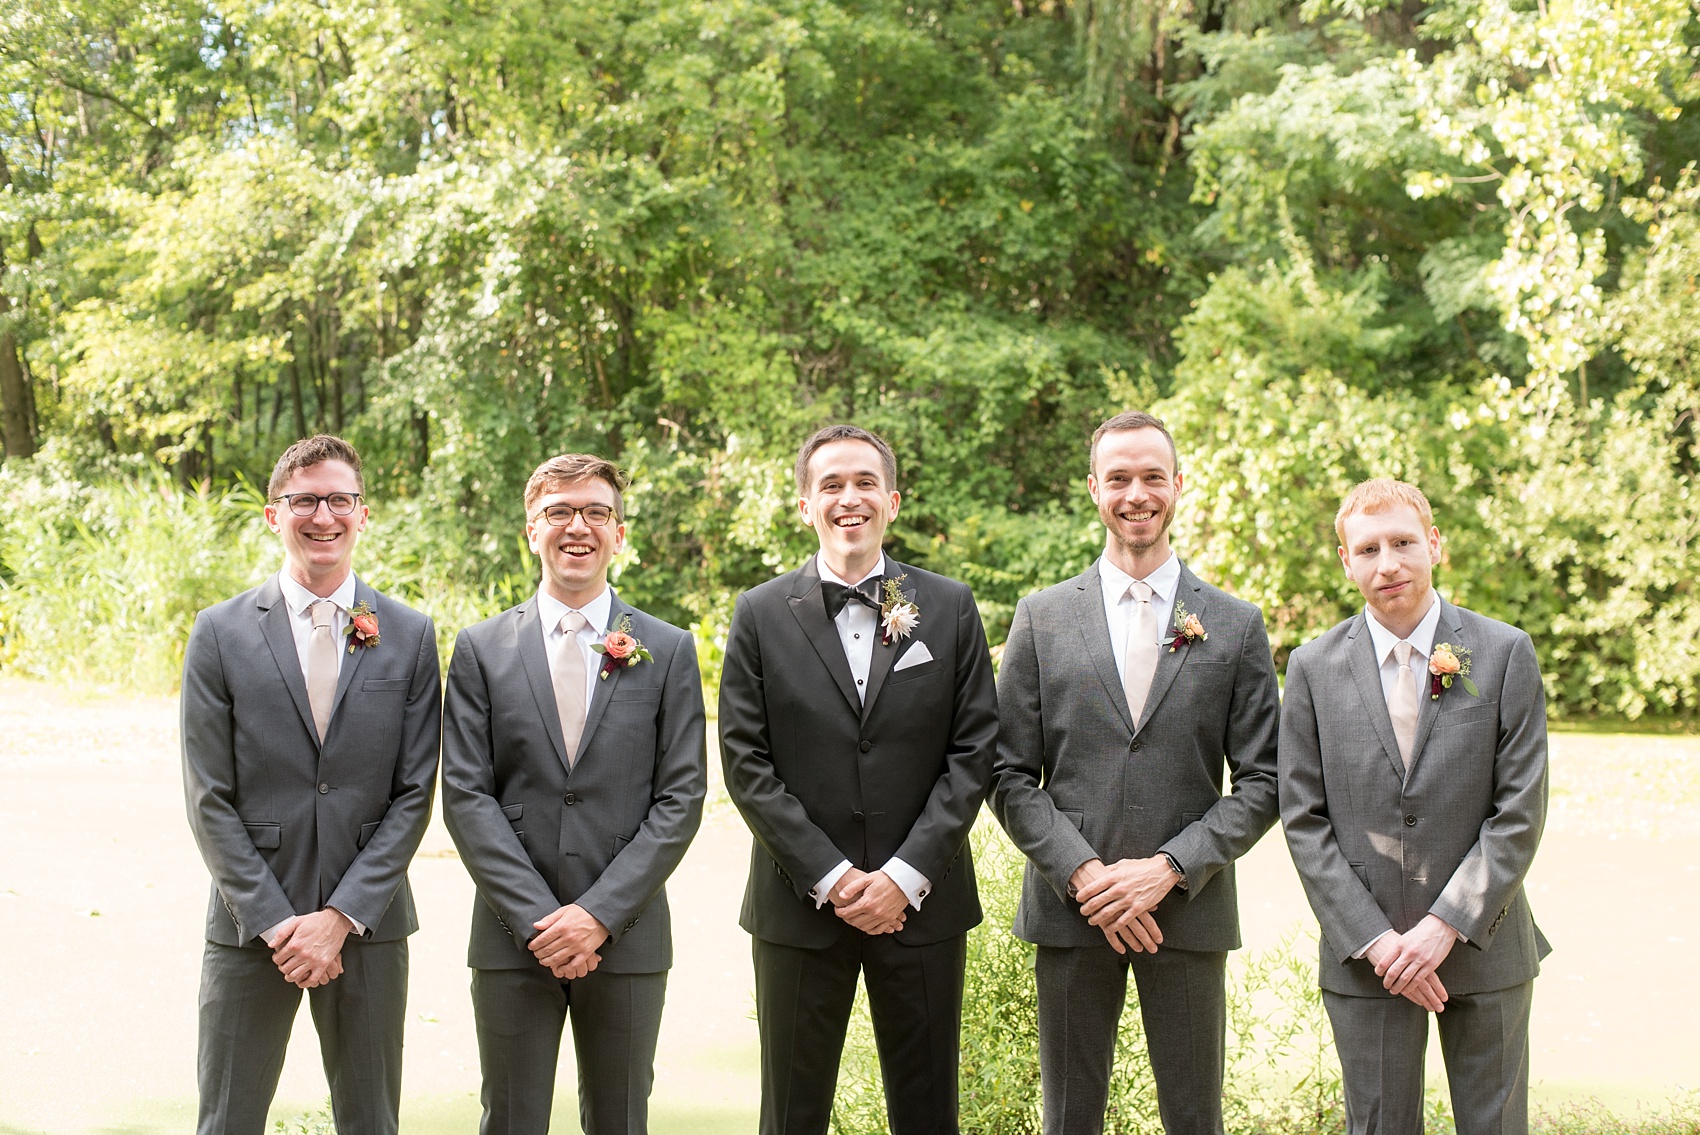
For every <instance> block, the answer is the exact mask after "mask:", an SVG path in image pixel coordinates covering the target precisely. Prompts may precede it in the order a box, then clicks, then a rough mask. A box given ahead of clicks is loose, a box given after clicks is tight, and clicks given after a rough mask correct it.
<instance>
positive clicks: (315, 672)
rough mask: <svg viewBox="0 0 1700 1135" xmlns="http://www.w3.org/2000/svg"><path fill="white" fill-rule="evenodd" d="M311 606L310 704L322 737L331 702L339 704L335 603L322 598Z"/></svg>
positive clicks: (316, 726) (308, 667)
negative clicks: (337, 694) (334, 625)
mask: <svg viewBox="0 0 1700 1135" xmlns="http://www.w3.org/2000/svg"><path fill="white" fill-rule="evenodd" d="M308 610H309V611H310V612H311V613H312V616H313V634H312V636H311V637H310V638H308V640H307V704H308V705H310V706H311V707H312V708H313V727H314V728H315V729H317V730H318V731H319V740H321V741H323V740H324V739H325V731H326V730H328V729H329V728H330V727H331V706H333V705H334V704H336V676H337V663H336V634H335V633H334V632H333V628H332V621H333V620H334V619H335V618H336V604H335V603H333V602H331V601H330V600H329V599H320V600H318V601H317V602H316V603H314V604H313V605H312V606H311V607H309V608H308Z"/></svg>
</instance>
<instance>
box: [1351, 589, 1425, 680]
mask: <svg viewBox="0 0 1700 1135" xmlns="http://www.w3.org/2000/svg"><path fill="white" fill-rule="evenodd" d="M1364 622H1365V623H1367V624H1369V641H1370V644H1371V645H1372V646H1373V647H1374V648H1375V662H1376V665H1377V666H1379V667H1381V696H1382V698H1383V699H1384V700H1385V701H1386V702H1387V704H1388V706H1389V707H1391V706H1392V705H1393V683H1394V682H1396V681H1398V679H1399V660H1398V659H1397V658H1395V657H1394V656H1393V648H1394V647H1396V646H1398V645H1399V644H1400V643H1401V642H1408V643H1410V644H1411V680H1412V681H1414V682H1416V684H1417V704H1418V705H1421V704H1422V699H1423V694H1424V693H1425V692H1426V689H1427V686H1428V677H1429V674H1428V659H1429V655H1431V654H1433V653H1434V632H1435V631H1437V630H1439V629H1440V596H1439V595H1436V594H1435V593H1434V592H1432V591H1431V592H1429V604H1428V611H1427V613H1426V614H1424V615H1423V617H1422V621H1420V622H1419V623H1417V628H1416V630H1414V631H1412V632H1411V633H1410V635H1409V636H1408V637H1406V638H1400V637H1399V636H1398V635H1396V634H1394V633H1393V632H1392V631H1390V630H1388V629H1387V628H1386V627H1384V626H1382V625H1381V622H1380V620H1378V619H1377V618H1376V617H1375V612H1374V611H1371V610H1370V609H1369V608H1368V607H1365V608H1364Z"/></svg>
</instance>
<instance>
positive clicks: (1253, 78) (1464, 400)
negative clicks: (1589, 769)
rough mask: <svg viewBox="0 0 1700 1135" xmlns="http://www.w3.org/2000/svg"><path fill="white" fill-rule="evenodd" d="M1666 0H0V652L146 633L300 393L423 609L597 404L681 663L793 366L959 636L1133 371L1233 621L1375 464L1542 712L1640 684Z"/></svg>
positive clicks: (1005, 581) (710, 611)
mask: <svg viewBox="0 0 1700 1135" xmlns="http://www.w3.org/2000/svg"><path fill="white" fill-rule="evenodd" d="M1693 17H1694V11H1693V8H1692V5H1691V3H1690V2H1689V0H1617V2H1610V0H1542V2H1541V3H1534V2H1532V0H1528V2H1525V0H1438V2H1436V3H1432V4H1417V3H1389V2H1387V0H1335V2H1329V0H1303V2H1280V0H838V2H829V0H713V2H709V0H584V2H582V3H578V4H573V5H556V4H543V3H536V2H534V0H513V2H509V3H502V4H491V3H478V2H472V3H468V2H464V0H457V2H455V3H446V2H442V0H369V2H368V0H363V2H361V3H358V4H356V3H349V2H347V0H264V2H256V0H228V2H218V3H213V2H207V0H140V2H130V0H126V2H125V3H115V2H113V0H54V2H52V3H40V2H38V0H0V89H3V90H4V92H5V94H6V97H5V99H3V100H0V158H3V159H4V163H3V167H0V185H3V186H4V189H3V191H0V257H3V258H4V265H5V274H4V276H3V277H0V296H3V298H0V410H3V411H4V415H3V416H4V425H5V432H4V436H5V444H6V447H7V458H6V461H5V464H4V466H3V467H0V665H3V666H6V667H9V668H12V669H14V670H17V671H21V672H28V673H38V674H46V673H55V672H66V671H73V672H81V673H83V674H85V675H93V676H97V677H99V676H105V677H108V678H110V679H112V680H117V681H123V682H125V683H128V684H132V685H142V686H150V685H152V686H160V685H169V684H170V683H171V682H172V681H173V680H174V677H175V672H176V665H177V658H178V656H179V655H178V654H177V653H176V652H178V651H180V644H181V641H182V638H183V636H184V635H185V633H186V629H187V620H188V618H189V617H190V616H191V614H192V612H193V610H194V609H195V608H196V607H197V606H200V605H203V604H205V603H209V602H212V601H214V600H216V599H218V598H220V597H222V596H223V595H226V594H228V593H230V591H232V590H235V589H237V588H238V587H239V586H241V585H242V584H244V583H245V582H248V581H251V580H253V579H255V578H257V577H259V576H260V575H263V574H264V572H265V571H267V570H270V569H271V567H272V556H273V555H274V553H273V552H272V551H271V545H269V544H268V543H267V538H266V537H265V536H264V534H263V531H262V530H260V529H259V528H258V527H257V520H256V516H255V511H254V498H255V493H254V490H253V488H252V487H251V486H254V485H258V484H263V482H264V479H265V475H266V473H267V471H268V470H269V465H270V462H271V461H272V460H273V459H274V458H275V456H276V454H277V453H278V452H279V451H280V450H281V449H282V448H283V447H284V446H285V445H286V444H288V442H290V441H292V440H294V439H295V438H296V437H298V436H300V435H302V434H304V433H307V432H311V431H314V430H321V429H324V430H331V431H335V432H340V433H342V434H344V435H346V436H348V437H349V438H351V439H352V440H353V441H355V442H356V444H358V445H359V446H360V447H361V449H362V451H363V452H364V453H365V454H367V456H368V460H369V478H370V482H371V483H370V489H371V495H372V497H373V499H374V504H375V506H376V512H375V520H376V522H377V523H376V527H375V530H374V533H373V537H372V546H371V547H368V548H367V549H366V550H365V551H364V552H363V554H362V558H361V563H362V570H363V571H364V572H366V573H367V574H368V575H369V576H371V577H373V578H374V581H375V582H379V583H380V585H388V586H391V587H394V588H396V589H398V590H400V591H402V592H403V593H405V594H406V595H408V596H410V597H411V598H412V599H413V600H414V601H416V602H418V603H420V604H421V605H423V606H424V607H426V608H427V609H429V610H431V611H432V612H433V613H434V614H436V615H437V617H438V619H439V622H440V623H441V624H442V625H443V626H444V630H445V634H447V633H449V632H452V630H453V629H455V628H456V627H458V626H460V625H464V624H465V623H466V622H467V621H470V620H472V619H474V618H476V617H479V616H481V615H482V614H485V613H488V612H490V611H493V610H495V609H498V608H499V607H500V606H501V605H503V604H504V603H507V602H510V601H512V599H514V598H515V597H517V596H518V595H521V594H524V593H525V592H526V591H527V590H528V589H529V587H530V586H531V583H530V579H531V577H532V573H533V569H532V567H531V565H530V564H529V563H528V562H527V559H526V557H525V555H524V550H523V547H522V545H521V544H520V543H519V541H518V540H517V538H516V537H517V533H518V529H519V526H520V523H521V517H520V508H519V499H518V498H519V488H520V486H521V485H522V484H523V481H524V478H525V476H526V474H527V473H528V472H529V471H530V469H531V468H532V467H533V466H534V465H535V464H536V463H537V462H538V461H539V460H541V459H542V458H543V457H546V456H548V455H550V454H552V453H556V452H559V451H562V450H567V449H591V450H596V451H599V452H604V453H607V454H610V455H612V456H614V457H616V458H617V459H618V460H620V461H621V462H622V463H623V464H625V465H626V466H628V467H629V468H630V469H631V470H632V471H633V473H634V475H635V477H636V487H635V489H634V491H633V493H632V495H631V509H632V513H633V535H634V542H635V552H634V554H633V555H632V556H631V557H629V558H628V560H627V561H626V562H625V563H624V564H623V565H622V568H623V575H622V578H621V580H620V586H621V588H622V591H623V592H624V593H625V594H626V595H627V596H628V597H629V598H631V599H632V600H633V601H635V602H637V603H639V604H642V605H644V606H646V607H648V608H650V609H652V610H654V611H656V612H657V613H659V614H661V615H663V616H666V617H669V618H671V619H673V620H675V621H678V622H681V623H685V624H691V625H694V626H695V628H696V629H697V631H698V633H699V639H700V641H701V642H702V644H703V646H704V650H705V654H706V655H707V656H708V657H709V660H710V661H711V662H712V660H713V656H714V653H715V650H716V645H715V644H716V638H717V635H718V634H719V633H720V631H721V630H722V629H723V626H724V622H725V619H726V617H727V613H728V611H729V609H730V599H731V597H732V596H733V595H735V594H736V592H737V591H738V590H740V589H742V588H745V587H748V586H750V585H752V584H754V583H756V582H759V581H760V580H761V579H763V578H766V577H769V576H771V575H772V574H773V573H774V572H776V571H779V570H783V569H784V568H786V567H788V566H790V565H792V564H794V563H796V562H797V561H798V560H799V559H800V558H801V557H802V556H803V555H804V554H805V553H806V552H807V551H808V550H809V548H810V546H811V543H812V542H811V541H810V540H809V538H808V533H807V531H806V530H804V529H802V528H801V527H800V526H799V525H797V524H796V523H795V521H794V520H793V514H794V507H793V504H792V499H791V498H792V491H791V488H790V485H789V467H790V462H791V458H792V454H793V453H794V451H795V446H796V445H797V443H798V441H799V440H800V438H801V437H802V435H803V434H804V433H806V431H808V430H809V429H810V428H811V427H813V426H815V425H818V424H821V423H824V422H827V421H831V420H840V419H853V420H855V421H857V422H859V423H861V424H863V425H866V426H868V427H870V428H873V429H875V430H877V431H879V432H881V433H882V434H884V435H885V436H887V437H888V438H890V440H891V441H892V443H893V445H894V447H895V448H896V450H897V453H898V457H899V462H900V468H901V481H902V488H903V490H904V492H905V504H904V509H903V514H902V516H901V518H900V523H899V524H898V525H897V526H896V528H895V530H894V533H893V537H894V547H893V551H894V552H895V554H896V555H898V556H899V557H900V558H903V559H905V560H909V561H912V562H916V563H919V564H922V565H924V566H927V567H929V568H933V569H935V570H939V571H943V572H945V573H947V574H951V575H955V576H959V577H961V578H964V579H967V580H968V581H969V582H971V583H972V584H973V585H974V587H975V591H976V594H977V596H978V597H979V598H980V600H981V603H982V607H983V612H984V614H985V617H986V620H987V623H988V627H989V629H990V631H991V635H992V638H993V641H994V642H995V641H998V640H1000V639H1001V637H1002V634H1003V630H1004V628H1005V627H1007V625H1008V620H1009V618H1010V615H1011V613H1012V611H1013V607H1014V603H1015V601H1016V600H1017V599H1018V598H1019V597H1020V596H1021V595H1022V594H1024V593H1026V592H1028V591H1030V590H1032V589H1033V588H1035V587H1038V586H1041V585H1044V584H1047V583H1050V582H1053V581H1055V580H1057V579H1060V578H1063V577H1065V576H1067V575H1069V574H1071V573H1073V572H1075V571H1077V570H1079V568H1080V567H1082V566H1084V564H1085V563H1087V562H1088V561H1089V560H1090V559H1091V557H1092V556H1093V555H1094V554H1095V551H1096V549H1097V546H1098V543H1099V539H1100V537H1099V535H1098V532H1097V530H1096V529H1095V527H1094V518H1093V516H1092V513H1091V510H1090V507H1089V504H1088V503H1087V502H1086V500H1085V493H1084V486H1083V480H1084V473H1085V439H1086V437H1087V435H1088V434H1089V432H1090V430H1091V429H1092V427H1093V426H1094V425H1095V424H1096V422H1097V421H1098V420H1100V419H1101V418H1102V417H1103V416H1105V415H1106V414H1108V413H1110V412H1113V411H1115V410H1118V409H1122V408H1126V407H1129V406H1142V407H1148V408H1151V409H1153V410H1155V411H1156V412H1157V413H1159V414H1161V415H1163V416H1164V417H1165V418H1166V419H1167V420H1168V421H1169V422H1170V424H1171V425H1172V427H1173V428H1174V429H1175V432H1176V434H1177V436H1178V438H1179V440H1180V443H1181V449H1182V462H1183V472H1184V473H1185V475H1186V478H1187V489H1186V495H1185V497H1184V498H1183V503H1182V509H1181V513H1182V518H1181V520H1180V522H1179V525H1178V532H1177V539H1178V544H1179V547H1180V548H1181V549H1182V553H1183V555H1185V556H1187V557H1188V559H1189V560H1190V561H1191V562H1192V564H1193V565H1194V566H1195V567H1196V568H1197V569H1198V570H1199V571H1200V572H1202V573H1203V574H1205V575H1206V576H1208V577H1210V578H1212V579H1214V580H1216V581H1218V582H1220V583H1222V584H1223V585H1224V586H1227V587H1229V588H1230V589H1232V590H1234V591H1236V592H1237V593H1239V594H1241V595H1243V596H1245V597H1246V598H1248V599H1251V600H1253V601H1255V602H1257V603H1259V604H1261V605H1262V606H1263V607H1264V609H1265V611H1266V613H1267V614H1268V617H1269V621H1270V630H1271V638H1272V641H1273V643H1274V645H1275V648H1276V650H1277V654H1278V656H1279V657H1280V658H1282V659H1284V657H1285V653H1286V652H1287V651H1288V650H1290V649H1291V648H1292V647H1293V646H1294V645H1296V644H1298V643H1299V642H1302V641H1303V640H1304V639H1306V638H1307V637H1309V636H1311V635H1314V634H1315V633H1317V632H1318V631H1320V630H1321V629H1323V628H1325V627H1327V626H1329V625H1331V624H1332V623H1333V622H1335V621H1336V620H1338V619H1339V618H1341V617H1343V616H1344V615H1345V614H1347V613H1349V611H1350V610H1352V609H1353V603H1352V595H1351V594H1350V592H1349V590H1348V586H1347V584H1346V583H1345V581H1344V580H1343V579H1342V578H1341V576H1340V573H1339V571H1338V568H1337V567H1336V566H1335V563H1334V559H1333V555H1332V547H1333V536H1332V534H1331V531H1330V527H1329V519H1330V518H1331V516H1332V513H1333V509H1334V507H1335V505H1336V503H1337V501H1338V498H1339V496H1340V494H1341V492H1342V491H1343V490H1344V489H1345V488H1346V487H1348V486H1349V485H1350V484H1351V483H1352V482H1354V481H1355V480H1357V479H1360V478H1362V477H1365V476H1369V475H1374V474H1382V473H1392V474H1397V475H1401V476H1405V477H1407V478H1410V479H1413V480H1415V481H1417V482H1418V483H1420V484H1422V485H1423V486H1424V487H1425V488H1426V489H1427V490H1428V492H1429V494H1430V496H1431V498H1432V499H1433V500H1434V502H1435V505H1436V511H1437V519H1438V521H1439V523H1440V525H1441V527H1442V530H1443V532H1444V533H1445V534H1446V536H1447V538H1448V542H1449V549H1450V564H1449V566H1448V567H1447V568H1446V569H1445V571H1444V572H1443V577H1442V578H1443V586H1444V587H1445V588H1446V589H1447V590H1448V592H1449V594H1450V595H1451V596H1452V597H1453V598H1455V599H1457V600H1458V601H1460V602H1463V603H1466V604H1468V605H1471V606H1473V607H1476V608H1477V609H1480V610H1483V611H1485V612H1487V613H1490V614H1494V615H1497V616H1499V617H1502V618H1506V619H1509V620H1511V621H1514V622H1517V623H1519V624H1520V625H1522V626H1524V627H1525V628H1526V629H1528V630H1529V631H1530V632H1531V633H1532V634H1533V635H1534V636H1535V641H1536V642H1537V644H1538V646H1539V648H1540V650H1541V652H1542V661H1543V666H1544V668H1545V670H1546V673H1547V675H1548V681H1549V694H1550V695H1551V698H1552V701H1553V705H1554V708H1555V710H1556V711H1558V712H1559V713H1562V714H1572V715H1591V714H1600V713H1609V714H1625V715H1628V716H1631V717H1633V716H1639V715H1641V714H1644V713H1649V714H1657V715H1676V716H1682V717H1688V716H1691V715H1692V714H1693V713H1694V710H1695V707H1696V702H1697V689H1696V680H1697V676H1700V648H1697V646H1696V643H1697V642H1700V598H1697V597H1696V595H1695V592H1694V582H1693V581H1694V576H1695V571H1694V568H1695V564H1696V550H1695V538H1696V533H1697V530H1700V501H1697V500H1696V496H1695V493H1694V482H1693V476H1694V459H1695V454H1694V412H1695V408H1696V397H1695V387H1696V381H1697V376H1696V360H1697V358H1700V352H1697V350H1696V346H1697V342H1700V338H1697V336H1700V333H1697V331H1696V321H1695V320H1694V319H1693V318H1692V308H1693V305H1694V300H1695V292H1696V279H1697V276H1700V188H1697V186H1696V182H1695V179H1694V176H1693V172H1692V170H1691V169H1685V167H1684V163H1685V162H1688V161H1690V160H1691V159H1692V158H1693V157H1694V155H1695V154H1697V153H1700V134H1697V133H1696V130H1695V128H1694V126H1693V123H1694V116H1693V115H1692V114H1691V113H1689V112H1690V110H1691V109H1692V107H1693V105H1694V103H1695V99H1696V94H1697V93H1700V87H1697V86H1696V82H1695V67H1694V61H1695V56H1694V46H1695V44H1696V43H1700V31H1697V24H1696V22H1695V20H1694V18H1693ZM710 679H711V680H712V670H711V672H710Z"/></svg>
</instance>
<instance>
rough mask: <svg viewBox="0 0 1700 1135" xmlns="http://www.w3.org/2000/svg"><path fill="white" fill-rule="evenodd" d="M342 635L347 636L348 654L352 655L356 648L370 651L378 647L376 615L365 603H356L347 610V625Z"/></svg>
mask: <svg viewBox="0 0 1700 1135" xmlns="http://www.w3.org/2000/svg"><path fill="white" fill-rule="evenodd" d="M342 633H343V634H345V635H347V636H348V653H350V654H353V653H354V648H355V647H357V646H358V647H362V648H364V649H367V650H370V649H371V648H372V647H374V646H377V645H378V613H377V612H376V611H374V610H372V608H371V607H369V606H367V605H366V604H365V603H356V604H355V605H354V606H352V607H350V608H349V609H348V625H347V626H346V627H344V628H343V629H342Z"/></svg>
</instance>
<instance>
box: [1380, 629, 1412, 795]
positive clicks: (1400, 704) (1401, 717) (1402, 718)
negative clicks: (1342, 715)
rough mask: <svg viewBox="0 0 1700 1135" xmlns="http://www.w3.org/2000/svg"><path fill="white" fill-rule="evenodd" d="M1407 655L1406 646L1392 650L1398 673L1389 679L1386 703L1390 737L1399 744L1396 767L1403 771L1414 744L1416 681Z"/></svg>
mask: <svg viewBox="0 0 1700 1135" xmlns="http://www.w3.org/2000/svg"><path fill="white" fill-rule="evenodd" d="M1411 653H1412V647H1411V644H1410V643H1408V642H1399V643H1397V644H1396V645H1395V646H1394V647H1393V657H1394V658H1396V659H1397V660H1398V662H1399V670H1398V672H1397V673H1395V674H1394V675H1393V696H1392V697H1390V698H1388V699H1387V716H1388V717H1391V718H1392V719H1393V737H1394V739H1395V740H1396V741H1398V742H1399V763H1400V764H1401V765H1402V766H1407V767H1408V766H1409V765H1410V763H1411V747H1412V746H1413V745H1415V744H1416V743H1417V677H1416V675H1415V674H1413V673H1412V672H1411Z"/></svg>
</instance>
